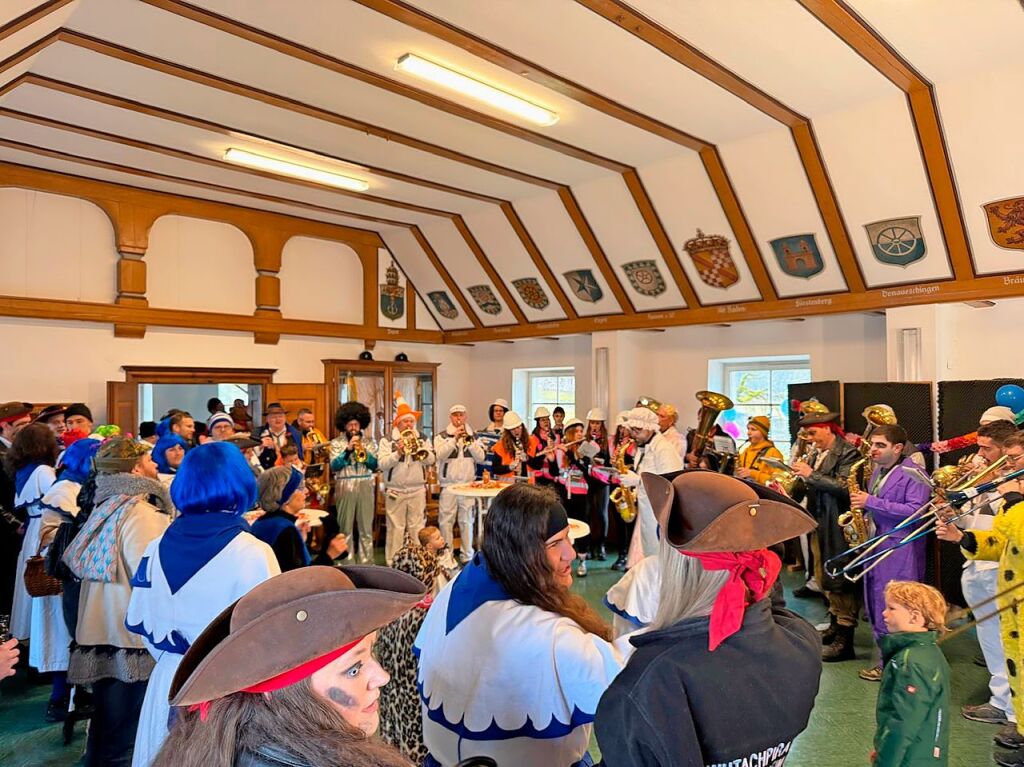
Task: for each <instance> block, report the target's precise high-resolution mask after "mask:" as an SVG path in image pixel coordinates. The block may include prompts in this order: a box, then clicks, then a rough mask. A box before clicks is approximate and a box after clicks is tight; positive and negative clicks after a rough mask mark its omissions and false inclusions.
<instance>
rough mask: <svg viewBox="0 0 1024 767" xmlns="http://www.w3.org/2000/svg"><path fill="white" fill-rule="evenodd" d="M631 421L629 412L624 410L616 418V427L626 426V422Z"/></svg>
mask: <svg viewBox="0 0 1024 767" xmlns="http://www.w3.org/2000/svg"><path fill="white" fill-rule="evenodd" d="M627 421H629V411H628V410H623V411H621V412H620V413H619V414H618V415H617V416H615V426H616V427H618V426H625V425H626V422H627Z"/></svg>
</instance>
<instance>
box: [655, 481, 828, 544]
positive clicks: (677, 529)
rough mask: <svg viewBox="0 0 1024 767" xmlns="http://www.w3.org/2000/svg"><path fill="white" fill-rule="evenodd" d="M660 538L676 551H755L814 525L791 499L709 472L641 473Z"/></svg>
mask: <svg viewBox="0 0 1024 767" xmlns="http://www.w3.org/2000/svg"><path fill="white" fill-rule="evenodd" d="M641 479H642V480H643V483H644V489H645V490H646V491H647V497H648V498H649V499H650V501H651V508H652V510H653V511H654V516H655V518H656V519H657V520H658V525H659V526H660V527H661V534H662V535H663V536H664V537H665V540H666V541H668V543H669V544H670V545H671V546H674V547H675V548H677V549H679V550H680V551H691V552H713V551H717V552H722V551H727V552H736V551H757V550H758V549H763V548H767V547H768V546H771V545H773V544H776V543H780V542H782V541H785V540H788V539H790V538H795V537H796V536H798V535H801V534H802V533H807V532H810V531H811V530H813V529H814V528H815V527H816V523H815V521H814V520H813V519H812V518H811V517H810V516H808V515H807V513H806V512H805V511H804V510H803V509H802V508H800V506H799V505H797V504H796V503H794V502H793V501H792V500H791V499H790V498H788V497H786V496H784V495H782V494H781V493H777V492H775V491H774V490H769V489H768V488H767V487H763V486H761V485H757V484H755V483H753V482H744V481H743V480H740V479H736V478H735V477H729V476H726V475H724V474H718V473H717V472H713V471H678V472H673V473H671V474H665V475H661V474H650V473H647V472H644V474H643V475H641Z"/></svg>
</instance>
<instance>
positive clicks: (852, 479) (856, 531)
mask: <svg viewBox="0 0 1024 767" xmlns="http://www.w3.org/2000/svg"><path fill="white" fill-rule="evenodd" d="M867 462H868V458H867V457H866V456H865V457H863V458H861V459H860V460H859V461H857V462H856V463H855V464H853V466H851V467H850V475H849V476H848V477H847V478H846V487H847V489H848V490H849V492H850V495H853V494H854V493H859V492H860V484H859V483H858V481H857V472H859V471H860V469H861V467H862V466H864V465H865V464H867ZM836 522H837V523H838V524H839V526H840V527H841V528H843V537H844V538H845V539H846V542H847V543H848V544H850V545H851V546H856V545H858V544H861V543H863V542H864V541H866V540H867V539H868V521H867V518H866V517H865V516H864V509H850V510H849V511H847V512H843V513H842V514H840V515H839V519H837V520H836Z"/></svg>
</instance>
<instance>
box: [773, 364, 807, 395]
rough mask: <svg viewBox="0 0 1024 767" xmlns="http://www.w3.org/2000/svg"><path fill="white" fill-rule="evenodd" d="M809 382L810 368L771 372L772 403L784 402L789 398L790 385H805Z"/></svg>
mask: <svg viewBox="0 0 1024 767" xmlns="http://www.w3.org/2000/svg"><path fill="white" fill-rule="evenodd" d="M810 380H811V371H810V368H790V369H788V370H773V371H772V402H778V403H781V402H785V401H786V400H787V399H788V398H789V391H788V389H787V387H788V386H789V385H790V384H797V383H807V382H809V381H810Z"/></svg>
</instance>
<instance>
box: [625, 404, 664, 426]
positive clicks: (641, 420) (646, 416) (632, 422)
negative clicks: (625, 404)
mask: <svg viewBox="0 0 1024 767" xmlns="http://www.w3.org/2000/svg"><path fill="white" fill-rule="evenodd" d="M626 426H628V427H629V428H631V429H643V430H645V431H658V416H657V415H656V414H655V413H654V412H653V411H652V410H650V409H649V408H646V407H635V408H633V409H632V410H630V411H629V412H628V413H627V414H626Z"/></svg>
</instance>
